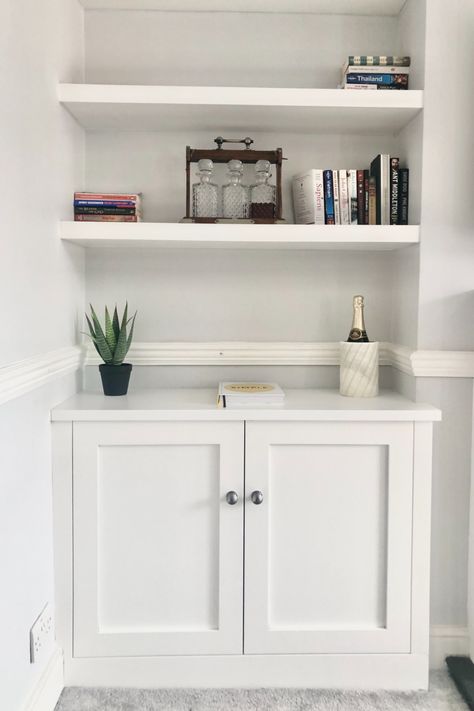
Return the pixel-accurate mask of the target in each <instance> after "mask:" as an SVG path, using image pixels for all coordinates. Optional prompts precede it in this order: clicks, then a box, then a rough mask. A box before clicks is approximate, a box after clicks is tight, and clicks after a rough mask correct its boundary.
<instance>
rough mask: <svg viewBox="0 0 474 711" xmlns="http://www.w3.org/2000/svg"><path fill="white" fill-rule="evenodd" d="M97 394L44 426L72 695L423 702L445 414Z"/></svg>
mask: <svg viewBox="0 0 474 711" xmlns="http://www.w3.org/2000/svg"><path fill="white" fill-rule="evenodd" d="M97 397H98V398H100V400H99V401H98V406H97V409H96V410H94V409H93V408H92V407H91V402H93V396H88V395H86V394H84V395H83V396H82V395H81V396H77V397H76V398H75V399H74V400H73V401H72V402H71V403H66V404H65V405H64V406H63V407H60V408H58V409H57V410H56V411H55V412H54V413H53V419H54V420H55V423H54V487H55V489H54V503H55V527H56V531H55V547H56V570H57V594H56V597H57V608H58V620H57V629H58V638H59V641H60V643H61V645H62V646H63V649H64V653H65V677H66V684H84V685H112V686H113V685H122V686H123V685H125V686H272V685H275V686H319V687H322V686H352V687H354V686H356V687H357V686H359V687H385V688H420V687H424V686H426V684H427V679H428V676H427V674H428V609H429V527H430V477H431V430H432V420H434V419H438V418H439V412H438V411H436V410H434V409H433V408H426V407H425V406H419V405H416V404H413V403H409V401H407V400H405V399H403V398H401V397H400V396H395V395H390V396H381V397H380V398H377V399H376V400H374V402H373V404H372V405H371V404H370V403H369V402H359V403H357V401H351V399H350V398H341V397H340V396H339V395H337V394H335V393H333V394H331V393H330V392H329V391H313V392H312V391H301V392H298V391H295V393H294V394H292V393H291V391H288V392H287V405H286V407H285V408H283V409H272V410H268V411H262V410H260V411H228V410H224V411H220V410H218V409H217V408H216V407H215V393H214V392H212V391H202V393H200V392H199V391H192V392H189V393H185V392H184V393H183V392H182V391H176V393H174V392H173V391H168V392H167V393H159V394H158V395H155V396H153V394H152V393H150V394H149V395H145V394H140V395H139V394H137V395H131V396H129V398H127V399H125V400H123V402H122V405H120V403H115V402H114V403H112V402H110V401H106V403H105V404H104V401H103V398H102V396H97ZM154 397H155V398H156V399H157V402H158V403H159V405H158V407H156V405H154V402H155V401H154V399H153V398H154ZM110 400H113V398H110ZM186 402H188V405H186ZM121 406H122V408H123V409H120V408H121ZM160 406H161V409H159V407H160ZM229 492H235V496H227V495H228V494H229Z"/></svg>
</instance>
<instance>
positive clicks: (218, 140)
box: [214, 136, 253, 150]
mask: <svg viewBox="0 0 474 711" xmlns="http://www.w3.org/2000/svg"><path fill="white" fill-rule="evenodd" d="M214 143H217V150H221V149H222V145H223V144H224V143H245V148H246V149H247V150H250V146H251V145H252V143H253V138H250V137H249V136H246V137H245V138H222V136H217V138H215V139H214Z"/></svg>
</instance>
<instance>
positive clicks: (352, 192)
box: [347, 170, 357, 225]
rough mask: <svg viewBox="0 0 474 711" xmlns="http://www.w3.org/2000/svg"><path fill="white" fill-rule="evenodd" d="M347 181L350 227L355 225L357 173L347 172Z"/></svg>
mask: <svg viewBox="0 0 474 711" xmlns="http://www.w3.org/2000/svg"><path fill="white" fill-rule="evenodd" d="M347 180H348V188H349V202H350V217H351V225H357V171H356V170H348V171H347Z"/></svg>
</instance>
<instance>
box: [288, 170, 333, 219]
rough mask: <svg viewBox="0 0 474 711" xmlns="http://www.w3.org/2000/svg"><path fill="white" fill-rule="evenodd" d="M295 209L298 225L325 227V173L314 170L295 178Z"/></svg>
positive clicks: (293, 185) (293, 184) (293, 183)
mask: <svg viewBox="0 0 474 711" xmlns="http://www.w3.org/2000/svg"><path fill="white" fill-rule="evenodd" d="M292 187H293V207H294V211H295V222H296V224H297V225H324V224H325V217H324V182H323V171H322V170H319V169H316V168H313V169H312V170H308V171H306V172H305V173H300V174H298V175H295V176H293V181H292Z"/></svg>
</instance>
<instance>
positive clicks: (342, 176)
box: [339, 170, 351, 225]
mask: <svg viewBox="0 0 474 711" xmlns="http://www.w3.org/2000/svg"><path fill="white" fill-rule="evenodd" d="M339 206H340V210H341V225H350V224H351V212H350V205H349V186H348V184H347V170H340V171H339Z"/></svg>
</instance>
